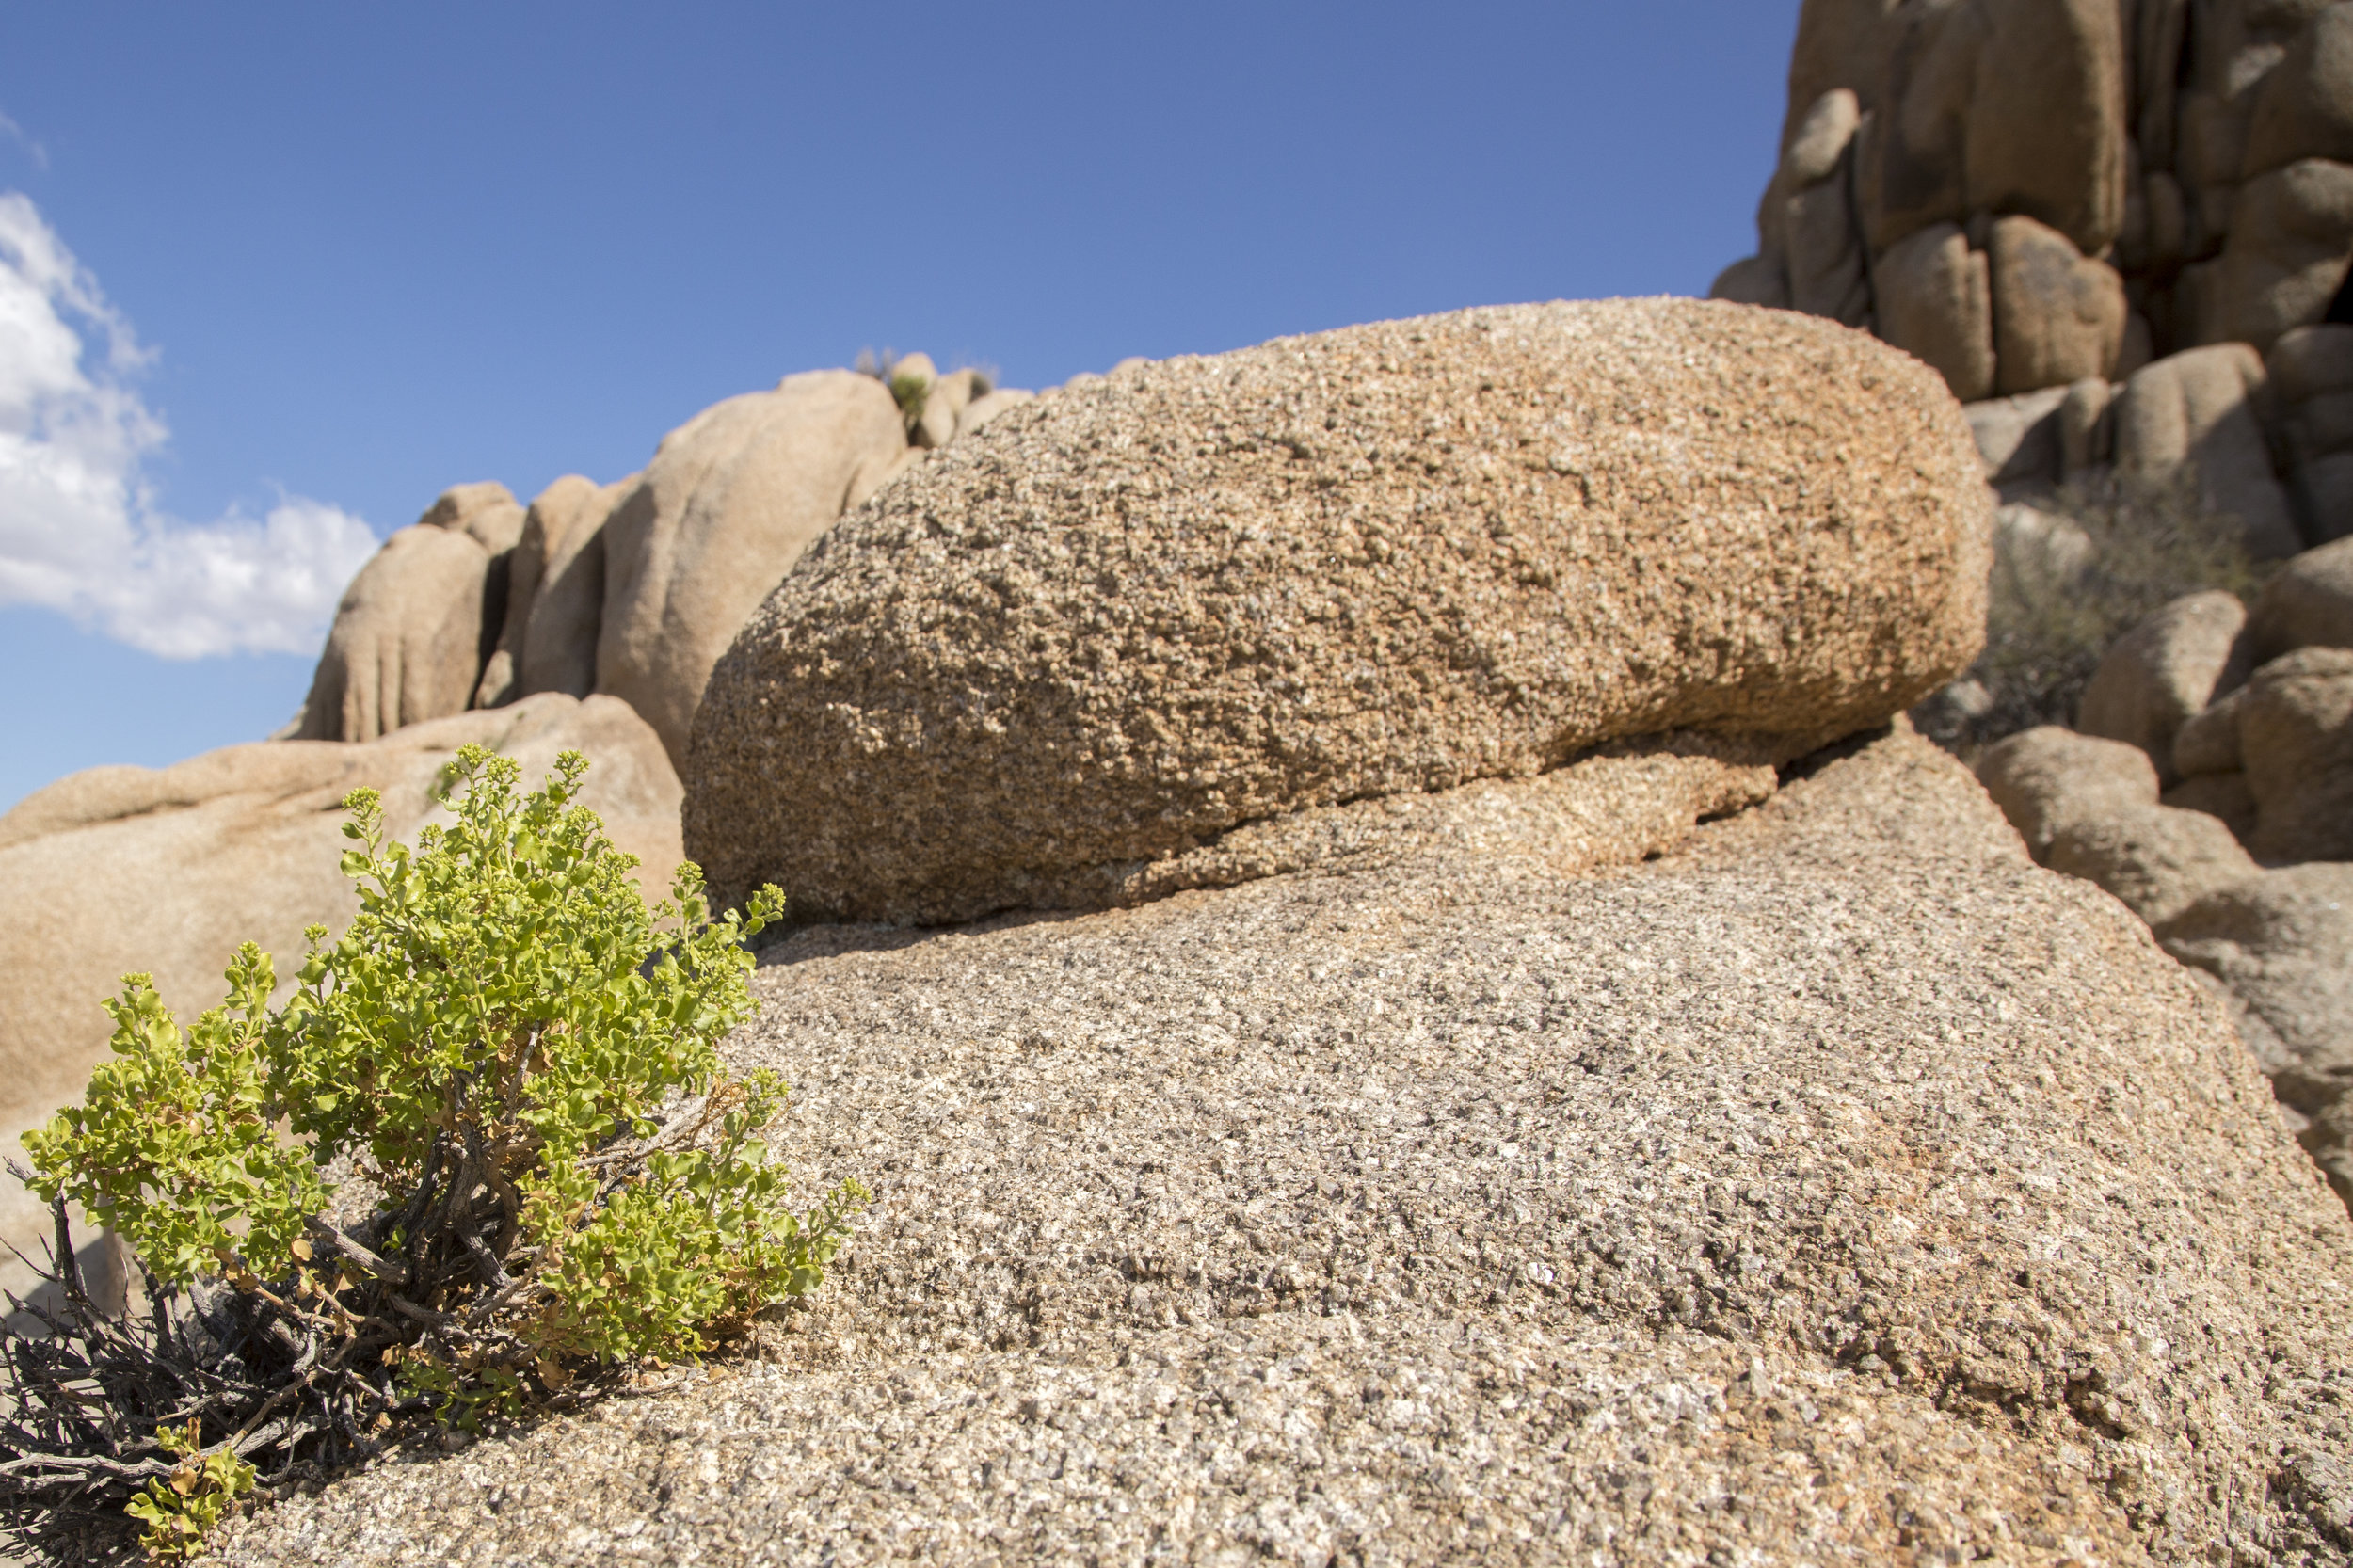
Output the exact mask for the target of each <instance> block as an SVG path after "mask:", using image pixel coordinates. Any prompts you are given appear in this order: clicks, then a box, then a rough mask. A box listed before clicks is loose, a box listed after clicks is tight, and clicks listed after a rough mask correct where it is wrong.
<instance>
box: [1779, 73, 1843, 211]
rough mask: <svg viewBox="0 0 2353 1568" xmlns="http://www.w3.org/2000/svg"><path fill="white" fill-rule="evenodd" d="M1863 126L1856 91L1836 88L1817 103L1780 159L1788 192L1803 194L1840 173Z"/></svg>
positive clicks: (1810, 109) (1798, 125)
mask: <svg viewBox="0 0 2353 1568" xmlns="http://www.w3.org/2000/svg"><path fill="white" fill-rule="evenodd" d="M1862 126H1863V104H1862V102H1861V100H1859V99H1858V98H1857V97H1856V96H1855V93H1854V89H1853V88H1832V89H1831V90H1829V91H1828V92H1825V93H1823V94H1822V95H1821V97H1819V98H1817V99H1816V100H1815V102H1814V104H1813V106H1812V107H1810V108H1808V109H1807V110H1806V112H1805V117H1804V118H1803V119H1802V120H1799V121H1798V123H1797V126H1796V128H1795V130H1794V132H1793V134H1792V135H1791V136H1790V138H1789V144H1788V146H1787V148H1786V149H1785V151H1784V152H1782V155H1781V172H1782V178H1783V179H1784V180H1785V182H1786V183H1787V184H1788V188H1789V189H1791V190H1793V191H1801V190H1804V189H1805V188H1806V187H1807V186H1809V185H1816V184H1820V183H1821V182H1823V181H1824V180H1827V179H1829V178H1830V177H1831V176H1832V175H1833V174H1836V173H1838V172H1839V171H1840V170H1841V169H1842V168H1844V167H1845V165H1846V162H1847V149H1848V146H1849V144H1850V143H1852V142H1853V140H1854V136H1855V132H1856V131H1858V130H1860V129H1861V128H1862Z"/></svg>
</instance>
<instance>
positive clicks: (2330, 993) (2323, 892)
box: [2157, 863, 2353, 1205]
mask: <svg viewBox="0 0 2353 1568" xmlns="http://www.w3.org/2000/svg"><path fill="white" fill-rule="evenodd" d="M2157 936H2158V938H2159V939H2160V940H2161V941H2163V942H2164V944H2165V949H2166V951H2167V952H2169V953H2171V954H2173V956H2174V957H2176V958H2178V959H2180V960H2181V961H2182V962H2183V963H2185V964H2188V965H2190V966H2192V967H2194V968H2198V969H2201V970H2203V971H2204V972H2206V973H2208V974H2211V975H2213V976H2215V977H2216V978H2217V980H2219V981H2221V982H2222V984H2223V985H2224V986H2225V987H2227V994H2228V995H2229V997H2230V998H2231V1000H2232V1002H2233V1012H2234V1015H2235V1016H2236V1018H2237V1022H2238V1031H2239V1034H2240V1037H2241V1038H2243V1039H2244V1040H2245V1041H2246V1042H2247V1044H2248V1047H2249V1049H2251V1050H2252V1051H2253V1052H2254V1053H2255V1057H2256V1060H2257V1061H2258V1062H2260V1063H2261V1064H2262V1065H2263V1069H2264V1071H2265V1073H2267V1074H2269V1075H2270V1077H2271V1084H2272V1088H2273V1090H2274V1091H2275V1092H2276V1093H2277V1094H2278V1095H2279V1096H2280V1099H2281V1103H2282V1105H2284V1106H2285V1107H2286V1110H2287V1112H2288V1115H2289V1117H2290V1125H2291V1126H2292V1127H2293V1128H2295V1130H2296V1132H2297V1136H2298V1137H2299V1138H2300V1139H2301V1140H2302V1142H2303V1144H2304V1146H2305V1147H2306V1149H2308V1150H2309V1151H2310V1152H2311V1154H2312V1156H2313V1159H2314V1160H2317V1161H2318V1162H2319V1164H2320V1168H2321V1170H2322V1172H2323V1173H2325V1174H2326V1175H2327V1176H2328V1177H2329V1184H2330V1185H2331V1186H2333V1187H2335V1188H2336V1190H2337V1192H2338V1195H2339V1196H2341V1197H2343V1198H2344V1199H2345V1202H2346V1203H2347V1204H2348V1205H2353V1119H2349V1118H2348V1115H2347V1112H2353V866H2348V865H2345V864H2341V863H2316V864H2313V865H2304V866H2290V867H2286V868H2284V869H2282V870H2280V871H2275V872H2265V873H2264V874H2263V875H2262V876H2260V877H2255V878H2251V879H2249V880H2248V881H2245V882H2243V883H2241V884H2239V885H2238V886H2236V887H2233V888H2227V889H2224V890H2221V891H2217V892H2216V893H2214V894H2211V895H2209V896H2208V897H2206V898H2204V899H2201V901H2199V902H2198V903H2197V904H2193V905H2191V906H2190V907H2189V908H2187V909H2185V910H2184V911H2182V912H2181V913H2180V914H2179V915H2177V916H2175V917H2173V918H2172V919H2171V920H2167V921H2164V922H2163V923H2161V924H2159V925H2158V927H2157Z"/></svg>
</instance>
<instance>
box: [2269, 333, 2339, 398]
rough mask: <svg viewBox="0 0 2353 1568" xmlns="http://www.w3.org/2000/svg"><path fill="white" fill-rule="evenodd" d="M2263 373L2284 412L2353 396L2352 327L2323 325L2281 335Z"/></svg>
mask: <svg viewBox="0 0 2353 1568" xmlns="http://www.w3.org/2000/svg"><path fill="white" fill-rule="evenodd" d="M2264 373H2265V376H2268V377H2269V378H2270V382H2271V390H2272V392H2273V394H2274V395H2275V396H2277V397H2278V398H2279V400H2280V403H2281V407H2283V408H2295V407H2297V405H2299V404H2303V403H2309V402H2311V401H2313V399H2314V398H2320V397H2328V396H2331V395H2334V394H2339V393H2343V392H2353V327H2338V326H2331V325H2328V324H2325V323H2324V324H2322V325H2320V326H2317V327H2298V328H2295V329H2294V330H2293V331H2289V332H2284V333H2281V337H2280V341H2279V342H2278V343H2275V344H2272V345H2271V352H2270V353H2268V354H2266V355H2265V356H2264Z"/></svg>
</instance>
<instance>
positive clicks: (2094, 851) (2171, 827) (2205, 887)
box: [2043, 806, 2263, 925]
mask: <svg viewBox="0 0 2353 1568" xmlns="http://www.w3.org/2000/svg"><path fill="white" fill-rule="evenodd" d="M2043 864H2044V865H2046V866H2049V867H2050V868H2051V869H2052V870H2053V871H2055V872H2063V873H2064V874H2066V875H2068V876H2079V877H2082V878H2083V879H2084V880H2085V881H2087V882H2089V883H2091V884H2092V885H2093V886H2095V887H2097V888H2100V889H2102V890H2103V891H2105V892H2106V893H2108V894H2110V895H2112V896H2113V897H2114V898H2115V899H2117V901H2118V902H2120V903H2121V904H2123V905H2124V907H2125V908H2127V909H2130V910H2131V911H2132V912H2133V913H2134V914H2136V915H2138V916H2139V917H2140V918H2141V919H2142V920H2146V921H2147V922H2148V923H2149V924H2151V925H2158V924H2162V923H2163V922H2165V921H2166V920H2171V919H2172V918H2173V917H2174V916H2176V915H2178V914H2180V913H2181V912H2182V911H2183V910H2185V909H2186V908H2188V907H2189V906H2190V905H2191V904H2195V903H2197V902H2198V901H2199V900H2200V899H2201V898H2204V897H2206V896H2207V895H2208V894H2210V893H2215V892H2219V891H2221V890H2222V889H2223V888H2234V887H2236V886H2238V885H2239V884H2240V883H2242V882H2245V881H2246V880H2247V879H2248V878H2249V877H2252V876H2256V875H2259V874H2260V873H2261V872H2262V870H2263V868H2262V867H2260V866H2258V865H2256V864H2255V860H2254V857H2253V856H2250V855H2249V854H2248V853H2247V851H2246V850H2245V849H2243V848H2241V847H2240V845H2239V841H2238V840H2236V839H2234V838H2233V837H2232V836H2231V830H2230V828H2229V827H2227V826H2225V825H2224V824H2222V823H2221V822H2220V821H2219V820H2217V818H2215V817H2212V816H2209V815H2208V814H2206V813H2205V812H2203V811H2183V810H2176V809H2174V808H2169V807H2165V806H2144V807H2142V808H2139V809H2138V810H2137V811H2133V812H2130V813H2127V814H2125V815H2121V816H2115V817H2106V818H2102V819H2099V820H2087V821H2077V822H2073V823H2071V824H2069V825H2067V826H2066V827H2063V828H2061V829H2060V830H2059V831H2058V832H2057V834H2056V835H2054V836H2053V838H2052V840H2051V848H2050V853H2049V854H2048V855H2047V856H2045V857H2044V859H2043Z"/></svg>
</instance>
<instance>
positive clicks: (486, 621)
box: [292, 485, 523, 741]
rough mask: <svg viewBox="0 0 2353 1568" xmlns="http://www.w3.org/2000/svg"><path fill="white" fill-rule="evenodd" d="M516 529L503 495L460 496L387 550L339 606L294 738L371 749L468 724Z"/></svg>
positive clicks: (516, 515)
mask: <svg viewBox="0 0 2353 1568" xmlns="http://www.w3.org/2000/svg"><path fill="white" fill-rule="evenodd" d="M522 527H523V510H522V508H521V507H520V506H518V505H516V504H515V498H514V497H513V496H512V495H509V494H508V493H507V490H506V487H505V486H504V485H461V486H459V487H457V488H456V489H453V490H449V491H447V492H446V493H444V494H443V495H442V496H441V497H440V500H438V501H436V502H435V503H434V504H432V506H431V507H429V508H427V510H426V511H425V514H424V517H423V518H421V519H419V520H417V522H416V523H415V524H414V525H412V526H410V527H408V528H404V529H402V530H401V531H400V532H399V533H397V534H394V535H393V536H392V537H391V538H389V539H387V540H385V541H384V548H383V549H381V550H380V551H378V552H376V558H375V559H374V560H372V561H370V562H369V563H368V564H367V565H366V566H364V567H362V568H360V575H359V576H358V577H355V578H353V579H352V582H351V586H350V587H348V588H346V589H345V590H344V597H343V602H342V603H341V604H339V605H338V606H336V610H335V624H334V626H333V628H332V629H331V630H329V632H328V635H327V650H326V652H324V653H322V654H321V655H320V656H319V664H318V670H317V672H316V673H315V674H314V675H313V676H312V681H311V695H310V696H309V698H308V699H307V700H306V701H305V702H304V704H303V709H302V713H301V715H300V717H299V718H298V719H297V721H296V728H295V732H294V735H293V737H292V738H293V739H296V740H303V741H373V740H375V739H376V737H377V736H379V735H384V734H388V733H390V732H391V731H392V730H395V729H398V728H402V727H403V726H404V725H411V724H422V723H424V721H425V720H427V719H438V718H444V717H447V716H448V715H449V714H451V713H462V712H465V711H466V709H467V708H468V706H470V705H471V704H472V700H473V695H474V688H475V686H476V684H477V683H478V681H479V680H480V679H481V674H482V665H483V661H484V659H485V657H486V656H487V654H488V647H487V646H486V645H487V644H488V643H489V642H492V641H495V639H496V638H497V636H498V634H499V625H500V622H501V621H502V620H503V619H504V615H505V608H506V606H505V584H506V560H505V556H506V554H507V552H511V551H512V550H513V548H514V546H515V544H516V542H517V540H518V539H519V538H520V536H521V534H522ZM494 566H495V567H496V568H497V569H496V571H495V572H494V571H493V567H494Z"/></svg>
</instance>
